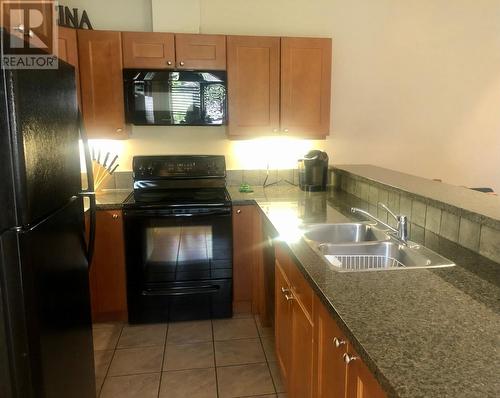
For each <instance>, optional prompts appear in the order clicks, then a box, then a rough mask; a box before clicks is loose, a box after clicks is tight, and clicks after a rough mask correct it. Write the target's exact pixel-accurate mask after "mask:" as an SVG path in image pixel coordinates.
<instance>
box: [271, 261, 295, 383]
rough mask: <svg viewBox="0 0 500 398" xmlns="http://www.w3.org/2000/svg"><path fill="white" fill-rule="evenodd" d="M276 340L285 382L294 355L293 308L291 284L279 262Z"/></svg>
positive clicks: (276, 272)
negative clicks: (292, 354) (290, 297)
mask: <svg viewBox="0 0 500 398" xmlns="http://www.w3.org/2000/svg"><path fill="white" fill-rule="evenodd" d="M274 281H275V300H276V301H275V304H276V306H275V310H274V314H275V322H274V331H275V340H276V357H277V359H278V364H279V367H280V369H281V373H282V374H283V376H284V378H285V380H288V379H289V376H288V374H289V369H290V363H291V353H292V345H291V342H292V333H291V329H292V327H291V326H292V308H291V305H290V300H288V299H287V297H288V296H286V294H287V292H289V290H290V284H289V283H288V280H287V279H286V276H285V272H284V271H283V268H282V266H281V265H280V263H279V261H276V270H275V276H274Z"/></svg>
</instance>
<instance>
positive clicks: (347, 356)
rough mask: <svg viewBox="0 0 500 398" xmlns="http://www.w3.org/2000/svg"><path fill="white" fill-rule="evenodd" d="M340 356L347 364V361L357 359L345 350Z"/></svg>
mask: <svg viewBox="0 0 500 398" xmlns="http://www.w3.org/2000/svg"><path fill="white" fill-rule="evenodd" d="M342 358H344V362H345V363H346V364H347V365H349V363H351V362H352V361H357V360H358V357H355V356H354V355H352V356H351V355H349V354H348V353H347V352H346V353H345V354H344V355H342Z"/></svg>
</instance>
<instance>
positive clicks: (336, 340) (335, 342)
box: [333, 337, 345, 348]
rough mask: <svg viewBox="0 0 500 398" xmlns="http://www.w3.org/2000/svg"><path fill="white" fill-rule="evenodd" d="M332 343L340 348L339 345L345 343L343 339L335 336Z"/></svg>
mask: <svg viewBox="0 0 500 398" xmlns="http://www.w3.org/2000/svg"><path fill="white" fill-rule="evenodd" d="M333 344H335V347H337V348H340V346H341V345H344V344H345V340H342V339H338V338H337V337H334V338H333Z"/></svg>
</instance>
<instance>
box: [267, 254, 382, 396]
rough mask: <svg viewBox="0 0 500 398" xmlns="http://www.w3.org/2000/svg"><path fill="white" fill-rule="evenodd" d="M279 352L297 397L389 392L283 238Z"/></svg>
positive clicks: (278, 295) (277, 270) (278, 263)
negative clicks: (319, 294) (307, 277)
mask: <svg viewBox="0 0 500 398" xmlns="http://www.w3.org/2000/svg"><path fill="white" fill-rule="evenodd" d="M275 282H276V283H275V300H276V301H275V338H276V356H277V358H278V363H279V365H280V368H281V371H282V375H283V377H284V379H285V383H286V386H287V390H288V396H289V397H296V398H312V397H314V398H384V397H385V393H384V392H383V390H382V389H381V387H380V385H379V384H378V382H377V381H376V379H375V378H374V376H373V375H372V374H371V372H370V371H369V369H368V368H367V366H366V365H365V364H364V363H363V361H362V360H361V359H360V357H359V355H358V354H357V353H356V351H355V350H354V348H353V347H352V345H351V343H350V342H349V340H348V339H347V338H346V337H345V335H344V333H342V331H341V330H340V328H339V327H338V325H337V323H336V321H335V319H334V318H333V317H332V316H331V315H330V313H329V312H328V310H327V309H326V308H325V306H324V305H323V304H322V302H321V301H320V299H319V298H318V297H317V296H316V295H315V294H314V292H313V291H312V289H311V287H310V285H309V283H308V282H307V281H306V279H305V278H304V276H303V275H302V273H301V272H300V271H299V269H298V267H297V266H296V265H295V263H294V260H293V259H292V257H291V256H290V255H289V254H288V252H287V250H286V248H285V246H284V245H282V244H277V245H276V266H275Z"/></svg>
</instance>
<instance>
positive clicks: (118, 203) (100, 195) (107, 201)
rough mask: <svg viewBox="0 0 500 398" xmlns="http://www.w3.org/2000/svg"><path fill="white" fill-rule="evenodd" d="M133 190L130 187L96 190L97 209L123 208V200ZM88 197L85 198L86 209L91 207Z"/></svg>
mask: <svg viewBox="0 0 500 398" xmlns="http://www.w3.org/2000/svg"><path fill="white" fill-rule="evenodd" d="M131 192H132V188H130V189H105V190H102V191H99V192H96V195H95V199H96V205H97V210H119V209H121V208H122V205H123V202H124V201H125V199H127V197H128V196H129V195H130V193H131ZM89 206H90V205H89V201H88V198H85V200H84V211H87V210H88V209H89Z"/></svg>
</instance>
